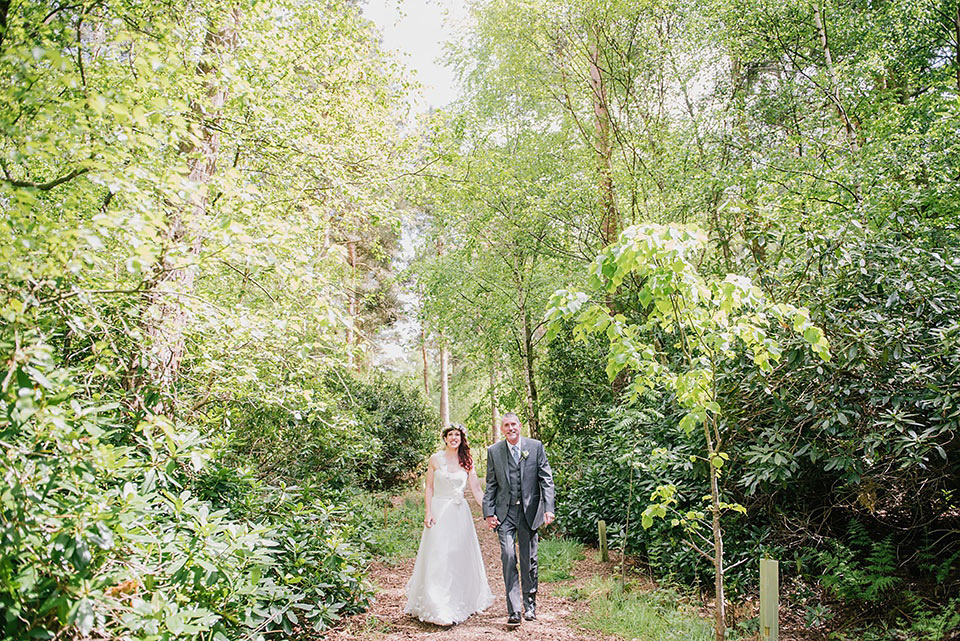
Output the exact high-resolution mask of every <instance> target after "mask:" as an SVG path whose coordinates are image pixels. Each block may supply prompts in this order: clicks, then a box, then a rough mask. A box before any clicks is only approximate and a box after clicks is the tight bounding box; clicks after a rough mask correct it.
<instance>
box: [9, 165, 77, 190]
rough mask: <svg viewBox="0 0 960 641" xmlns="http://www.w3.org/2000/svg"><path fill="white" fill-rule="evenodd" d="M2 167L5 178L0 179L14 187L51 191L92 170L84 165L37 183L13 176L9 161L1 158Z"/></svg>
mask: <svg viewBox="0 0 960 641" xmlns="http://www.w3.org/2000/svg"><path fill="white" fill-rule="evenodd" d="M0 168H2V169H3V178H0V180H3V181H4V182H6V183H9V184H11V185H13V186H14V187H26V188H31V189H39V190H40V191H50V190H51V189H53V188H54V187H58V186H60V185H62V184H63V183H65V182H69V181H71V180H73V179H74V178H76V177H77V176H82V175H83V174H85V173H87V172H88V171H90V168H89V167H84V168H82V169H74V170H72V171H70V172H69V173H67V174H64V175H63V176H60V177H59V178H54V179H53V180H50V181H47V182H44V183H37V182H33V181H30V180H16V179H15V178H14V177H13V176H11V175H10V170H9V169H7V163H6V162H5V161H3V160H0Z"/></svg>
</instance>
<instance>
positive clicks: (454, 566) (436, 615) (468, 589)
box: [404, 424, 493, 625]
mask: <svg viewBox="0 0 960 641" xmlns="http://www.w3.org/2000/svg"><path fill="white" fill-rule="evenodd" d="M443 443H444V449H443V450H442V451H440V452H437V453H435V454H434V455H433V456H431V457H430V462H429V465H428V466H427V488H426V491H425V492H424V503H425V504H426V514H425V515H424V518H423V525H424V529H423V536H422V537H421V539H420V550H419V551H418V552H417V561H416V564H415V565H414V566H413V576H411V577H410V580H409V581H408V582H407V588H406V594H407V605H406V607H405V608H404V612H406V613H407V614H412V615H413V616H415V617H417V618H418V619H420V620H421V621H428V622H430V623H435V624H437V625H454V624H457V623H461V622H463V621H466V620H467V617H469V616H470V615H471V614H473V613H475V612H480V611H482V610H485V609H486V608H487V607H489V606H490V605H491V604H492V603H493V593H492V592H491V591H490V586H489V585H488V584H487V573H486V571H485V570H484V567H483V558H482V557H481V556H480V543H479V541H478V540H477V530H476V528H475V527H474V524H473V515H472V514H471V513H470V506H469V505H467V501H466V499H464V497H463V492H464V490H465V489H466V488H467V487H468V486H469V488H470V492H471V494H473V498H474V500H476V502H477V503H478V504H481V505H482V504H483V492H482V491H481V489H480V479H479V478H478V477H477V471H476V470H475V469H474V467H473V458H472V457H471V456H470V446H469V445H467V432H466V429H465V428H464V427H463V426H462V425H457V424H453V425H451V426H450V427H448V428H446V429H445V430H443Z"/></svg>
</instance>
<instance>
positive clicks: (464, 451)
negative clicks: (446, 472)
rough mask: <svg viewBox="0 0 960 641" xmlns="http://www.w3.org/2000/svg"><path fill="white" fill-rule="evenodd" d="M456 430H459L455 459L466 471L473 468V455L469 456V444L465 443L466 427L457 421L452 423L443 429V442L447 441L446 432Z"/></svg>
mask: <svg viewBox="0 0 960 641" xmlns="http://www.w3.org/2000/svg"><path fill="white" fill-rule="evenodd" d="M453 430H457V431H458V432H460V447H458V448H457V461H458V462H459V463H460V467H462V468H463V469H465V470H466V471H468V472H469V471H470V470H472V469H473V457H472V456H470V445H469V444H467V428H465V427H464V426H463V425H460V424H459V423H452V424H451V425H450V427H448V428H446V429H444V430H443V436H442V438H443V442H444V444H446V442H447V434H449V433H450V432H452V431H453Z"/></svg>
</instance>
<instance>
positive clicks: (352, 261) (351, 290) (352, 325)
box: [346, 240, 359, 369]
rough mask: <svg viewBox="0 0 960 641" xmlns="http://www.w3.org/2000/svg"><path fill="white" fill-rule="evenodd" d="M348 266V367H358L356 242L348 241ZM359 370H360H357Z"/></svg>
mask: <svg viewBox="0 0 960 641" xmlns="http://www.w3.org/2000/svg"><path fill="white" fill-rule="evenodd" d="M347 265H348V266H349V268H350V276H349V278H348V279H347V316H348V317H349V319H350V322H349V323H348V324H347V332H346V343H347V366H349V367H356V364H355V363H354V358H353V346H354V344H355V343H357V342H358V341H357V331H356V327H357V320H358V319H357V282H356V281H357V279H356V276H357V243H356V241H354V240H348V241H347ZM357 369H359V368H357Z"/></svg>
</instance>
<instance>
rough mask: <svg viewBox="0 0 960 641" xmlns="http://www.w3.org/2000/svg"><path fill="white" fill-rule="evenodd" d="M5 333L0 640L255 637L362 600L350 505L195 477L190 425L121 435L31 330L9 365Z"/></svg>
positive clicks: (195, 445) (115, 421)
mask: <svg viewBox="0 0 960 641" xmlns="http://www.w3.org/2000/svg"><path fill="white" fill-rule="evenodd" d="M11 338H12V337H11V336H10V335H9V333H6V332H0V353H2V354H3V357H4V361H5V362H11V363H14V364H15V366H14V368H13V369H12V370H11V376H10V378H8V379H7V381H6V382H5V383H4V385H5V387H4V389H3V396H2V398H3V402H4V405H5V410H6V411H5V412H4V413H3V414H2V415H0V442H2V447H0V470H2V472H0V473H2V475H3V484H2V493H0V497H2V503H0V610H2V612H3V615H2V618H0V638H2V639H5V640H10V641H13V640H19V639H27V638H38V639H42V638H54V637H58V636H63V635H64V634H65V630H72V631H73V632H74V633H76V634H80V635H93V636H124V635H128V636H131V637H153V638H174V637H176V638H185V639H194V638H204V639H210V638H215V639H231V638H239V637H241V636H243V637H247V638H251V639H258V638H266V635H268V634H269V633H270V632H271V631H274V630H283V631H285V632H286V633H288V634H291V633H292V632H293V630H294V627H295V626H297V625H302V624H308V625H310V626H312V627H316V628H322V627H324V626H326V625H328V624H329V623H330V622H332V621H333V620H335V619H336V618H337V617H339V616H340V615H342V614H344V613H349V612H354V611H357V610H359V609H361V608H363V607H364V606H365V605H366V604H367V602H368V599H369V597H370V588H369V586H367V585H366V584H365V583H364V581H363V579H362V568H363V564H364V559H365V557H364V555H363V550H362V545H359V544H358V543H357V542H356V541H357V537H356V536H355V534H356V532H357V530H358V529H359V526H358V525H357V524H356V522H355V510H354V509H353V507H352V506H344V505H340V506H336V505H332V504H330V503H329V502H327V501H323V500H319V499H317V500H312V501H310V502H300V501H298V500H297V499H298V498H299V497H298V495H297V493H296V492H295V491H291V490H289V489H281V490H280V491H277V492H273V493H272V494H271V493H270V492H269V489H268V491H267V492H265V493H264V495H263V497H262V498H257V496H256V493H255V492H252V491H251V490H252V489H253V488H254V487H255V482H254V481H252V480H251V479H248V478H246V477H245V476H244V475H241V474H238V473H233V472H228V471H225V469H224V468H217V467H214V468H212V469H211V471H209V472H207V473H204V472H202V468H203V464H204V461H205V459H206V458H207V456H208V451H207V450H206V449H205V445H206V443H205V441H204V439H203V438H202V437H201V435H200V434H199V432H198V431H197V430H190V429H189V428H187V427H186V426H184V425H181V424H177V423H173V422H171V421H169V420H167V419H166V418H164V417H161V416H153V415H148V416H146V417H145V418H144V420H141V421H139V422H138V423H137V424H136V425H134V426H129V425H128V424H127V422H126V419H127V416H126V415H125V414H124V413H123V412H122V411H121V407H120V405H119V403H117V402H111V399H110V398H107V397H105V396H104V397H101V398H90V397H84V396H82V395H81V394H80V393H79V392H78V390H79V386H78V385H77V384H76V383H75V381H74V377H73V373H72V372H71V371H70V370H68V369H65V368H62V367H58V366H57V364H56V363H55V362H54V358H53V350H52V349H51V348H50V347H49V346H48V345H47V344H46V343H44V342H43V341H42V340H41V339H40V337H39V336H38V335H37V334H35V333H31V332H25V333H22V334H21V335H19V336H18V337H17V339H18V341H17V346H16V349H17V352H16V359H13V358H11V357H10V355H11V354H12V352H13V349H14V341H13V340H11ZM117 443H126V444H123V445H118V444H117ZM204 499H211V500H204ZM258 503H259V505H258ZM238 506H239V507H238ZM241 511H246V512H247V513H248V514H254V513H257V512H259V515H260V518H258V519H256V520H254V519H246V518H237V517H236V516H235V513H236V512H241Z"/></svg>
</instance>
